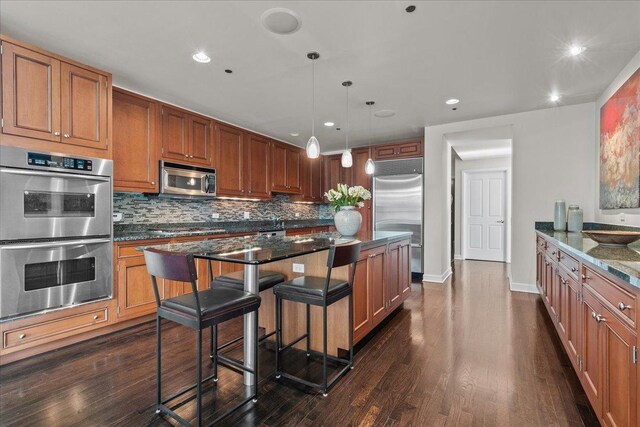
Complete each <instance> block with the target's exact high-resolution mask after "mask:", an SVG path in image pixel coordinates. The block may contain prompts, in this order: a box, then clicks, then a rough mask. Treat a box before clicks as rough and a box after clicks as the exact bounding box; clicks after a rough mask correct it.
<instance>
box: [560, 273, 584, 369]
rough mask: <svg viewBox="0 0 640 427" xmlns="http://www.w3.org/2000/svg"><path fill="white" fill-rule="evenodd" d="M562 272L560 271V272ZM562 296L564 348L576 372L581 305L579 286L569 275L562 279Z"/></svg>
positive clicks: (578, 353)
mask: <svg viewBox="0 0 640 427" xmlns="http://www.w3.org/2000/svg"><path fill="white" fill-rule="evenodd" d="M561 271H562V270H561ZM564 280H565V281H566V284H564V287H563V289H564V292H565V294H564V296H563V307H562V312H561V318H562V320H561V323H562V326H563V329H564V341H565V348H566V350H567V354H568V356H569V359H570V360H571V363H572V364H573V366H574V368H575V369H576V370H579V369H580V366H579V363H580V362H579V360H578V356H579V355H580V353H581V352H580V339H581V337H580V334H581V324H580V316H581V313H580V310H581V307H580V305H581V303H582V296H581V284H580V282H578V281H576V280H575V279H573V277H571V276H570V275H566V277H565V278H564Z"/></svg>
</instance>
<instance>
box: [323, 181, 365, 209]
mask: <svg viewBox="0 0 640 427" xmlns="http://www.w3.org/2000/svg"><path fill="white" fill-rule="evenodd" d="M324 196H325V197H326V198H327V199H329V204H330V205H331V207H332V208H333V209H334V210H335V211H336V212H338V211H339V210H340V208H341V207H343V206H354V207H357V208H361V207H363V206H364V201H365V200H369V199H371V192H370V191H369V190H367V189H366V188H364V187H362V186H361V185H356V186H354V187H349V186H348V185H347V184H338V186H337V187H336V189H335V190H334V189H331V190H329V191H327V192H326V193H324Z"/></svg>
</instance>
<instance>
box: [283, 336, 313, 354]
mask: <svg viewBox="0 0 640 427" xmlns="http://www.w3.org/2000/svg"><path fill="white" fill-rule="evenodd" d="M308 336H309V334H304V335H302V336H301V337H298V338H296V339H295V340H293V341H292V342H290V343H289V344H287V345H285V346H284V347H280V351H284V350H286V349H288V348H289V347H293V346H294V345H296V344H298V343H299V342H300V341H302V340H303V339H305V338H307V337H308Z"/></svg>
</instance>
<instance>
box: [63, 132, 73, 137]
mask: <svg viewBox="0 0 640 427" xmlns="http://www.w3.org/2000/svg"><path fill="white" fill-rule="evenodd" d="M63 136H64V137H65V138H71V135H69V134H68V133H65V134H64V135H63Z"/></svg>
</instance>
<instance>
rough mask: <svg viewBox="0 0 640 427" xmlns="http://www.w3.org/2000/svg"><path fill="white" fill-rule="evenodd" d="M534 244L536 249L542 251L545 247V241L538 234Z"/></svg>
mask: <svg viewBox="0 0 640 427" xmlns="http://www.w3.org/2000/svg"><path fill="white" fill-rule="evenodd" d="M536 244H537V246H538V249H540V250H541V251H543V252H544V251H545V250H546V249H547V241H546V240H544V239H543V238H542V237H540V236H538V238H537V239H536Z"/></svg>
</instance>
